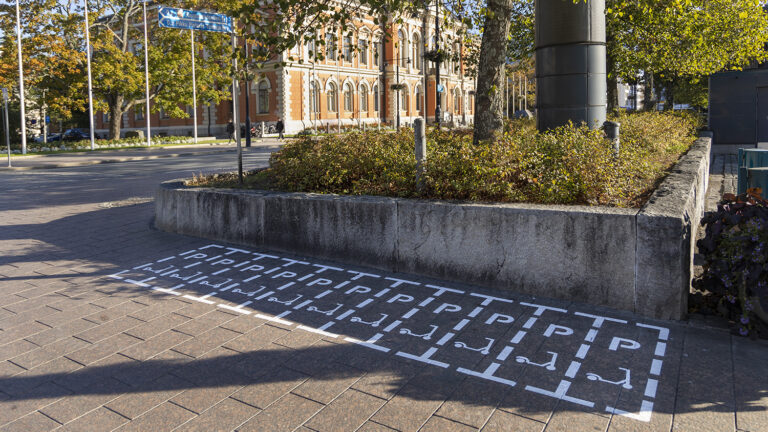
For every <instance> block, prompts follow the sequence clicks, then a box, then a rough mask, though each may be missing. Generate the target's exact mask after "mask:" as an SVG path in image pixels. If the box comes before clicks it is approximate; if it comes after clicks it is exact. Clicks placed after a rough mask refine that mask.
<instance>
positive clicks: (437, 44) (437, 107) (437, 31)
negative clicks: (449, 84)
mask: <svg viewBox="0 0 768 432" xmlns="http://www.w3.org/2000/svg"><path fill="white" fill-rule="evenodd" d="M435 52H440V0H435ZM440 63H441V61H440V57H438V58H437V63H436V65H437V67H435V126H436V127H437V128H438V129H440V115H441V112H440V111H441V109H440V105H442V100H441V99H442V98H441V97H440V93H438V89H439V87H440Z"/></svg>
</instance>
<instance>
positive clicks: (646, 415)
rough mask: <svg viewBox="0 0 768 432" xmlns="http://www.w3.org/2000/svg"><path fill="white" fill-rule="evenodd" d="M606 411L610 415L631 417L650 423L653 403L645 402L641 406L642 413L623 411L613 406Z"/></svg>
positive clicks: (606, 408) (607, 407)
mask: <svg viewBox="0 0 768 432" xmlns="http://www.w3.org/2000/svg"><path fill="white" fill-rule="evenodd" d="M605 410H606V411H607V412H609V413H613V414H618V415H621V416H624V417H629V418H631V419H634V420H639V421H643V422H649V421H651V414H653V402H651V401H647V400H644V401H643V402H642V403H641V404H640V412H638V413H631V412H627V411H623V410H620V409H618V408H614V407H612V406H606V407H605Z"/></svg>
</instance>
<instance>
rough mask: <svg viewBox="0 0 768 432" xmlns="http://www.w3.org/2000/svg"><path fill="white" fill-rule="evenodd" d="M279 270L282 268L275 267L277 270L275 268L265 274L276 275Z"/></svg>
mask: <svg viewBox="0 0 768 432" xmlns="http://www.w3.org/2000/svg"><path fill="white" fill-rule="evenodd" d="M277 270H280V267H275V268H273V269H272V270H267V271H265V272H264V274H270V273H274V272H276V271H277Z"/></svg>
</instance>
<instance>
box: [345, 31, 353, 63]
mask: <svg viewBox="0 0 768 432" xmlns="http://www.w3.org/2000/svg"><path fill="white" fill-rule="evenodd" d="M344 61H345V62H350V63H351V62H352V37H351V36H344Z"/></svg>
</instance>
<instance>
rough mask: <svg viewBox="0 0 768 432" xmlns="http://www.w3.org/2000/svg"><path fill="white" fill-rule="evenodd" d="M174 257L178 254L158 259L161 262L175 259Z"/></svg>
mask: <svg viewBox="0 0 768 432" xmlns="http://www.w3.org/2000/svg"><path fill="white" fill-rule="evenodd" d="M174 258H176V255H171V256H169V257H168V258H163V259H161V260H158V261H157V262H159V263H160V262H166V261H168V260H172V259H174Z"/></svg>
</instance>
